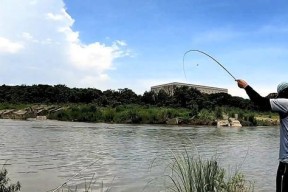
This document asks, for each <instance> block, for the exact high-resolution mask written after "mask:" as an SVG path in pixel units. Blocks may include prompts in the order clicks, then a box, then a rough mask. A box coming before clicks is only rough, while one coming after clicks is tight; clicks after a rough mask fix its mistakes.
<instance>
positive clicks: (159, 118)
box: [0, 103, 279, 126]
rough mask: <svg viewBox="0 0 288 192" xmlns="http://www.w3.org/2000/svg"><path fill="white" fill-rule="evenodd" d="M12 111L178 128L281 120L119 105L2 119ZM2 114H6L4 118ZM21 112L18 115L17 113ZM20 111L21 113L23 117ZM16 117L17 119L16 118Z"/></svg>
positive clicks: (221, 110) (53, 108) (220, 110)
mask: <svg viewBox="0 0 288 192" xmlns="http://www.w3.org/2000/svg"><path fill="white" fill-rule="evenodd" d="M8 109H13V110H15V111H10V113H11V118H17V114H23V111H24V113H25V110H26V112H27V114H26V115H24V116H23V115H22V116H21V119H25V118H31V117H33V116H34V117H36V116H37V115H39V114H38V113H37V110H38V111H39V112H40V115H45V116H47V117H48V118H49V119H54V120H60V121H78V122H97V123H99V122H103V123H124V124H127V123H133V124H166V123H167V121H168V120H171V119H175V118H177V124H190V125H216V122H217V120H219V119H223V118H229V117H235V115H237V116H238V120H239V121H240V123H241V124H242V125H243V126H265V125H268V126H271V125H277V124H278V123H279V122H278V116H277V114H275V113H270V112H257V111H252V110H244V109H240V108H233V107H216V108H211V109H206V108H203V109H201V110H198V109H197V108H191V109H187V108H179V107H178V108H175V107H157V106H151V105H136V104H130V105H128V104H127V105H118V106H115V107H113V106H107V107H101V106H98V105H96V104H93V103H91V104H63V105H61V104H58V105H36V104H34V105H33V104H8V103H1V104H0V118H1V117H2V118H9V117H10V116H9V114H8V115H7V114H5V116H4V115H3V114H4V113H3V111H5V110H8ZM1 111H2V114H1ZM17 111H18V113H17ZM19 111H20V113H19ZM15 114H16V115H15Z"/></svg>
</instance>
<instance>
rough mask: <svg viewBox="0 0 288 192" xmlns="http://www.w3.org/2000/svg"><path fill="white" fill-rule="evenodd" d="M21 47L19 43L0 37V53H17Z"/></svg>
mask: <svg viewBox="0 0 288 192" xmlns="http://www.w3.org/2000/svg"><path fill="white" fill-rule="evenodd" d="M22 48H23V45H22V44H21V43H19V42H13V41H11V40H9V39H6V38H4V37H0V53H1V52H2V53H17V52H18V51H19V50H21V49H22Z"/></svg>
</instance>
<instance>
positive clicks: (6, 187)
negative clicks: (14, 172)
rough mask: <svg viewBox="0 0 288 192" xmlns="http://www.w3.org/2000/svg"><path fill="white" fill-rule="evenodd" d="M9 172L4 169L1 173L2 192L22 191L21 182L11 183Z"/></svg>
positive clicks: (0, 190)
mask: <svg viewBox="0 0 288 192" xmlns="http://www.w3.org/2000/svg"><path fill="white" fill-rule="evenodd" d="M7 175H8V171H7V170H6V169H5V168H4V167H2V169H1V171H0V192H17V191H20V189H21V185H20V183H19V181H18V182H17V183H16V184H13V183H10V179H9V178H8V176H7Z"/></svg>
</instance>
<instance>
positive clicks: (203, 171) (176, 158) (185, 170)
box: [168, 150, 254, 192]
mask: <svg viewBox="0 0 288 192" xmlns="http://www.w3.org/2000/svg"><path fill="white" fill-rule="evenodd" d="M169 168H170V170H171V173H170V175H169V176H168V178H169V180H170V181H171V183H172V184H171V186H169V187H168V191H172V192H250V191H253V190H254V189H253V184H252V182H250V181H247V180H246V179H245V177H244V175H243V174H242V173H240V172H235V173H234V174H233V175H232V176H229V175H227V171H226V170H225V169H224V168H221V167H220V166H219V164H218V163H217V161H216V160H215V159H211V160H203V159H202V158H200V157H196V158H195V157H192V156H191V155H189V154H188V152H187V151H186V150H185V152H183V153H181V154H174V155H173V160H172V161H171V163H170V164H169Z"/></svg>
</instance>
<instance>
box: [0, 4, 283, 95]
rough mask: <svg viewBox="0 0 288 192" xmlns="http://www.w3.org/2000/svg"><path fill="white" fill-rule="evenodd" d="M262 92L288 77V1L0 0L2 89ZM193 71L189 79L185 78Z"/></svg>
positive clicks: (270, 90) (269, 89) (274, 90)
mask: <svg viewBox="0 0 288 192" xmlns="http://www.w3.org/2000/svg"><path fill="white" fill-rule="evenodd" d="M191 49H192V50H201V51H204V52H205V53H208V54H209V55H211V56H213V57H214V58H215V59H216V60H217V61H218V62H220V63H221V64H222V65H223V66H224V67H225V68H227V70H228V71H229V72H230V73H231V74H232V75H233V76H235V78H237V79H244V80H246V81H247V82H248V83H249V85H251V86H252V87H253V88H254V89H255V90H256V91H258V92H259V93H260V94H261V95H263V96H266V95H267V94H269V93H271V92H276V88H277V85H278V84H279V83H281V82H283V81H288V75H287V72H288V69H287V68H286V66H287V61H288V2H287V0H238V1H232V0H217V1H215V0H179V1H172V0H145V1H143V0H141V1H140V0H64V1H63V0H0V85H2V84H6V85H33V84H49V85H57V84H64V85H66V86H68V87H71V88H72V87H78V88H88V87H90V88H96V89H100V90H102V91H105V90H108V89H112V90H118V89H121V88H129V89H132V90H133V91H134V92H135V93H137V94H143V93H144V92H145V91H150V87H151V86H154V85H158V84H164V83H170V82H182V83H190V84H197V85H206V86H215V87H221V88H227V89H228V93H229V94H231V95H233V96H240V97H247V96H246V94H245V91H244V90H242V89H239V88H238V87H237V84H236V83H235V81H234V79H233V78H232V77H231V76H230V75H229V74H228V73H227V72H226V71H225V70H223V69H222V68H221V67H220V66H219V65H218V64H217V63H216V62H214V61H213V60H212V59H210V58H208V57H207V56H205V55H203V54H200V53H198V52H189V53H188V54H186V56H185V58H184V62H183V55H184V53H185V52H186V51H188V50H191ZM185 74H186V75H185Z"/></svg>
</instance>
